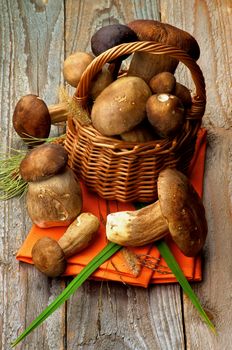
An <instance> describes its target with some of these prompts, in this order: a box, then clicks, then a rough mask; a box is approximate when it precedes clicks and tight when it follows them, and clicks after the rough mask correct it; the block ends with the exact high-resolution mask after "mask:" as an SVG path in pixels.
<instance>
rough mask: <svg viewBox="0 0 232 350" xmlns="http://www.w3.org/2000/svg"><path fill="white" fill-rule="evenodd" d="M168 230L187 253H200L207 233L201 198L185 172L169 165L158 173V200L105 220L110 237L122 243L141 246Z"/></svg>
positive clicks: (113, 240) (160, 236)
mask: <svg viewBox="0 0 232 350" xmlns="http://www.w3.org/2000/svg"><path fill="white" fill-rule="evenodd" d="M168 233H170V235H171V237H172V239H173V240H174V242H175V243H176V244H177V246H178V247H179V248H180V250H181V251H182V252H183V253H184V254H185V255H186V256H195V255H197V254H198V253H199V251H200V250H201V249H202V247H203V245H204V243H205V239H206V235H207V222H206V218H205V210H204V206H203V203H202V201H201V199H200V197H199V196H198V194H197V192H196V191H195V190H194V188H193V186H192V185H191V183H190V182H189V180H188V178H187V177H186V176H185V175H184V174H182V173H181V172H179V171H177V170H175V169H169V168H167V169H165V170H163V171H161V172H160V174H159V177H158V200H157V201H156V202H155V203H152V204H150V205H148V206H146V207H144V208H142V209H139V210H137V211H124V212H117V213H112V214H109V215H108V216H107V223H106V235H107V238H108V239H109V240H110V241H112V242H115V243H117V244H121V245H123V246H142V245H145V244H148V243H152V242H154V241H156V240H159V239H161V238H163V237H165V236H166V235H167V234H168Z"/></svg>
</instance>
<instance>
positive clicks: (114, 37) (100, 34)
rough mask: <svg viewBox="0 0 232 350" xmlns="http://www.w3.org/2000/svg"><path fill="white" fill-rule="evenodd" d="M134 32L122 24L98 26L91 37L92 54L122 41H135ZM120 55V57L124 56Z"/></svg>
mask: <svg viewBox="0 0 232 350" xmlns="http://www.w3.org/2000/svg"><path fill="white" fill-rule="evenodd" d="M137 40H138V37H137V35H136V34H135V32H134V31H133V30H132V29H131V28H129V27H128V26H125V25H123V24H109V25H107V26H104V27H102V28H100V29H99V30H98V31H97V32H96V33H95V34H94V35H93V36H92V38H91V48H92V51H93V53H94V55H96V56H98V55H100V54H101V53H102V52H104V51H106V50H108V49H111V48H112V47H114V46H117V45H120V44H122V43H129V42H133V41H137ZM126 57H127V55H126V56H124V57H121V59H124V58H126Z"/></svg>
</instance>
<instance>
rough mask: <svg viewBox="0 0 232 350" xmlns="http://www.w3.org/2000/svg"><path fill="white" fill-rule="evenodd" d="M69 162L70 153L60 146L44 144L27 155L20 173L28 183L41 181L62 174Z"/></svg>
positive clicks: (22, 162)
mask: <svg viewBox="0 0 232 350" xmlns="http://www.w3.org/2000/svg"><path fill="white" fill-rule="evenodd" d="M67 162H68V152H67V151H66V150H65V149H64V147H63V146H61V145H59V144H51V143H48V144H44V145H41V146H38V147H36V148H34V149H33V150H31V151H30V152H28V153H27V155H26V156H25V158H24V159H23V160H22V161H21V163H20V167H19V171H20V175H21V176H22V178H23V180H24V181H26V182H34V181H41V180H45V179H46V178H49V177H51V176H53V175H56V174H58V173H60V172H62V171H63V170H64V169H65V167H66V165H67Z"/></svg>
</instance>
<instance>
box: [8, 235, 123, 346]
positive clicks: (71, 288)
mask: <svg viewBox="0 0 232 350" xmlns="http://www.w3.org/2000/svg"><path fill="white" fill-rule="evenodd" d="M121 248H122V247H121V246H120V245H118V244H116V243H111V242H110V243H108V244H107V246H106V247H105V248H104V249H103V250H102V251H101V252H100V253H98V255H97V256H95V257H94V258H93V259H92V260H91V261H90V262H89V263H88V265H87V266H85V267H84V268H83V269H82V270H81V272H80V273H79V274H78V276H77V277H75V278H74V279H73V280H72V281H71V282H70V283H69V285H68V286H67V287H66V288H65V289H64V290H63V292H62V293H61V294H60V295H59V296H58V297H57V298H56V299H55V300H54V301H53V302H52V303H51V304H50V305H49V306H48V307H47V308H46V309H45V310H44V311H43V312H42V313H41V314H40V315H39V316H38V317H37V318H36V319H35V320H34V321H32V323H31V324H30V325H29V326H28V327H27V329H26V330H25V331H24V332H23V333H22V334H21V335H20V336H19V337H18V338H17V339H16V340H15V341H13V343H12V344H11V346H12V347H14V346H15V345H17V344H18V343H19V342H20V341H22V340H23V339H24V338H25V337H26V336H27V335H28V334H29V333H31V332H32V331H33V330H34V329H35V328H36V327H38V326H39V325H40V324H41V323H42V322H43V321H44V320H45V319H46V318H47V317H48V316H50V315H51V314H52V313H53V312H54V311H55V310H56V309H58V307H59V306H60V305H62V304H63V303H64V302H65V301H66V300H67V299H68V298H69V297H70V296H71V295H72V294H73V293H74V292H75V291H76V290H77V289H78V288H79V287H80V286H81V285H82V284H83V283H84V282H85V281H86V280H87V278H88V277H89V276H91V275H92V273H93V272H94V271H95V270H96V269H97V268H98V267H99V266H101V265H102V264H103V263H104V262H105V261H106V260H108V259H109V258H110V257H111V256H112V255H114V254H115V253H116V252H117V251H118V250H119V249H121Z"/></svg>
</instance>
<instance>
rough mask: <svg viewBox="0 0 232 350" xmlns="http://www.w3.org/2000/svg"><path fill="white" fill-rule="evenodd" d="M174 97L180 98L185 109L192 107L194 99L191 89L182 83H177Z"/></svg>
mask: <svg viewBox="0 0 232 350" xmlns="http://www.w3.org/2000/svg"><path fill="white" fill-rule="evenodd" d="M173 95H175V96H177V97H179V99H180V100H181V102H182V103H183V105H184V107H186V108H189V107H190V106H191V104H192V97H191V93H190V91H189V89H188V88H187V87H186V86H184V85H182V84H180V83H176V86H175V89H174V91H173Z"/></svg>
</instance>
